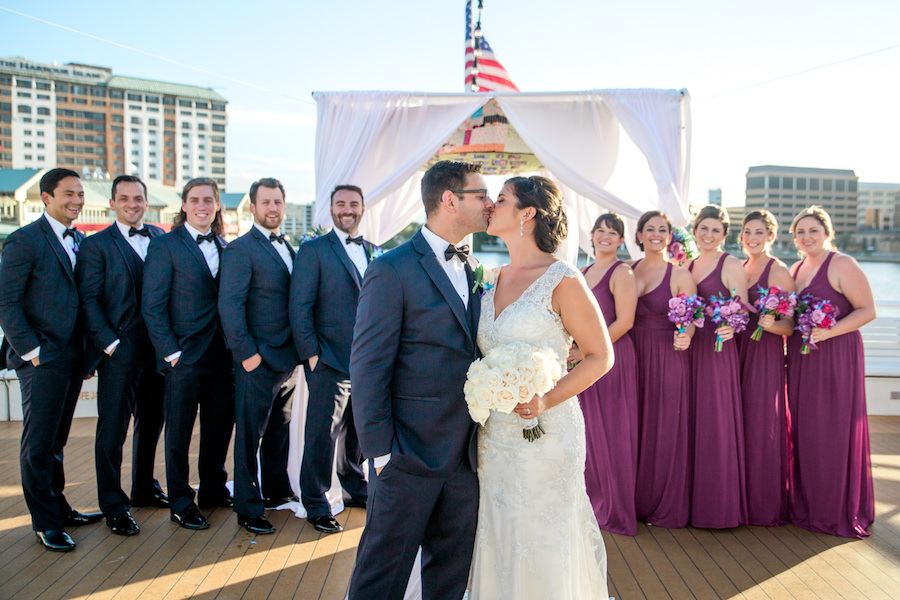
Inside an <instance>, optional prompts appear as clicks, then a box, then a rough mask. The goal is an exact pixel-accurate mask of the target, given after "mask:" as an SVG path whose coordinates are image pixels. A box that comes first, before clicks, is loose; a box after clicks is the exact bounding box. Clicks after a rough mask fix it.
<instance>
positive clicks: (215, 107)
mask: <svg viewBox="0 0 900 600" xmlns="http://www.w3.org/2000/svg"><path fill="white" fill-rule="evenodd" d="M212 109H213V110H218V111H221V112H225V105H224V104H216V103H215V102H213V103H212Z"/></svg>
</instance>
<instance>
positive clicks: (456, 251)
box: [444, 244, 469, 262]
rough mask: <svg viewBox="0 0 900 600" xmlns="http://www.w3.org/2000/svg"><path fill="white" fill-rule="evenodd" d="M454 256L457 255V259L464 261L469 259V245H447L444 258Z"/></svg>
mask: <svg viewBox="0 0 900 600" xmlns="http://www.w3.org/2000/svg"><path fill="white" fill-rule="evenodd" d="M454 256H458V257H459V260H461V261H462V262H466V261H467V260H468V259H469V245H468V244H465V245H463V246H460V247H459V248H457V247H456V246H454V245H453V244H450V245H449V246H447V249H446V250H444V260H450V259H451V258H453V257H454Z"/></svg>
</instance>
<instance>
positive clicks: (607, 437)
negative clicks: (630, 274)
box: [578, 261, 637, 535]
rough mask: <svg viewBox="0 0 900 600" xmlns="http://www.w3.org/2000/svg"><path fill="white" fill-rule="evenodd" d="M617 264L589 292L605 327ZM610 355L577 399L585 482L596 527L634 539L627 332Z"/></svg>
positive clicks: (631, 363)
mask: <svg viewBox="0 0 900 600" xmlns="http://www.w3.org/2000/svg"><path fill="white" fill-rule="evenodd" d="M620 264H622V261H617V262H616V263H615V264H613V265H612V266H611V267H610V268H609V269H608V270H607V271H606V274H605V275H604V276H603V279H601V280H600V282H599V283H597V285H595V286H594V289H593V290H592V291H593V293H594V296H595V297H596V298H597V303H598V304H599V305H600V310H601V311H602V312H603V318H604V320H605V321H606V324H607V325H609V324H610V323H612V322H613V321H615V320H616V303H615V299H614V298H613V295H612V293H611V292H610V291H609V280H610V278H611V277H612V274H613V271H615V270H616V268H617V267H618V266H619V265H620ZM585 270H587V269H585ZM613 353H614V356H615V359H616V360H615V364H614V365H613V368H612V369H610V371H609V373H607V374H606V375H604V376H603V377H601V378H600V379H599V380H598V381H597V382H596V383H595V384H594V385H592V386H591V387H589V388H588V389H586V390H584V391H583V392H581V393H580V394H579V395H578V400H579V402H580V403H581V411H582V412H583V413H584V425H585V434H586V438H587V460H586V461H585V471H584V479H585V484H586V485H587V492H588V496H589V497H590V499H591V504H592V505H593V507H594V515H596V517H597V523H598V524H599V525H600V528H601V529H603V530H605V531H611V532H613V533H618V534H620V535H635V534H637V518H636V517H635V510H634V478H635V472H636V471H637V363H636V359H635V355H634V342H633V341H632V339H631V335H630V334H629V333H626V334H625V335H623V336H622V337H620V338H619V339H618V340H616V342H615V344H613Z"/></svg>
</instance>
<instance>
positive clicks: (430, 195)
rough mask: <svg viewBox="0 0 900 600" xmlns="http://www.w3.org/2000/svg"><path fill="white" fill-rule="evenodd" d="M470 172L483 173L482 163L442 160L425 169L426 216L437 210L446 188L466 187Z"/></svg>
mask: <svg viewBox="0 0 900 600" xmlns="http://www.w3.org/2000/svg"><path fill="white" fill-rule="evenodd" d="M469 173H481V165H476V164H474V163H467V162H459V161H453V160H442V161H440V162H436V163H434V164H433V165H432V166H431V168H430V169H428V170H427V171H425V176H424V177H422V204H424V205H425V216H429V215H432V214H434V213H435V212H437V209H438V207H439V206H440V205H441V196H442V195H443V194H444V192H445V191H446V190H450V191H454V190H461V189H464V186H465V185H466V175H468V174H469Z"/></svg>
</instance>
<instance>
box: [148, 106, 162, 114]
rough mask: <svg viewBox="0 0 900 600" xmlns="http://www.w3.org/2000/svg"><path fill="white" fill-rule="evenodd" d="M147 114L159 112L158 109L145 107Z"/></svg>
mask: <svg viewBox="0 0 900 600" xmlns="http://www.w3.org/2000/svg"><path fill="white" fill-rule="evenodd" d="M147 112H154V113H158V112H159V109H158V108H156V107H155V106H148V107H147Z"/></svg>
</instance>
